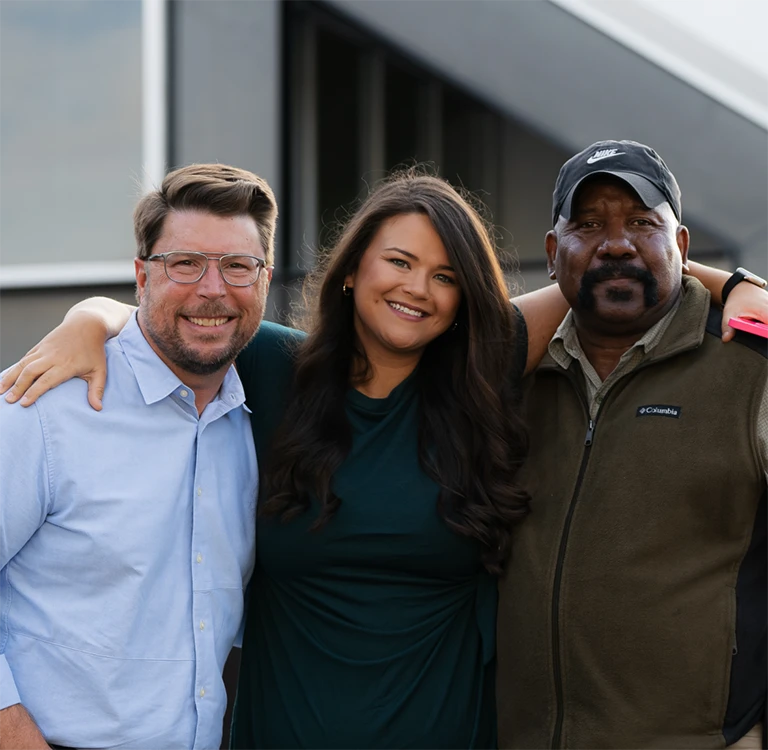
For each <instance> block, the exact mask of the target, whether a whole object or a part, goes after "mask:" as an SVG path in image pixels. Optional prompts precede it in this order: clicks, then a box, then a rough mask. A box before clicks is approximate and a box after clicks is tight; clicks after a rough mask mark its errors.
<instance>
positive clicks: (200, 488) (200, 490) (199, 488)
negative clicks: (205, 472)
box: [197, 487, 203, 497]
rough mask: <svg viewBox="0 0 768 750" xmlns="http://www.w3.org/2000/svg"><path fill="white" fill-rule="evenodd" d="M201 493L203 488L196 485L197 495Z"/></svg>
mask: <svg viewBox="0 0 768 750" xmlns="http://www.w3.org/2000/svg"><path fill="white" fill-rule="evenodd" d="M202 494H203V488H202V487H198V488H197V496H198V497H200V495H202Z"/></svg>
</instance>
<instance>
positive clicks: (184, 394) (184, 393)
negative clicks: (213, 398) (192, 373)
mask: <svg viewBox="0 0 768 750" xmlns="http://www.w3.org/2000/svg"><path fill="white" fill-rule="evenodd" d="M179 394H180V395H181V397H182V398H186V397H187V396H189V391H185V390H184V389H183V388H182V389H181V390H180V391H179Z"/></svg>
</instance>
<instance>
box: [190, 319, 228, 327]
mask: <svg viewBox="0 0 768 750" xmlns="http://www.w3.org/2000/svg"><path fill="white" fill-rule="evenodd" d="M188 320H189V322H190V323H194V324H195V325H196V326H206V327H213V326H223V325H224V324H225V323H226V322H227V321H228V320H229V318H188Z"/></svg>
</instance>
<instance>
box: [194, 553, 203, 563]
mask: <svg viewBox="0 0 768 750" xmlns="http://www.w3.org/2000/svg"><path fill="white" fill-rule="evenodd" d="M195 559H196V560H197V562H199V563H201V562H202V561H203V556H202V555H201V554H200V553H199V552H198V553H197V557H196V558H195Z"/></svg>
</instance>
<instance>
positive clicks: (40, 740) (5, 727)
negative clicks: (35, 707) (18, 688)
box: [0, 703, 50, 750]
mask: <svg viewBox="0 0 768 750" xmlns="http://www.w3.org/2000/svg"><path fill="white" fill-rule="evenodd" d="M49 749H50V745H49V744H48V743H47V742H46V741H45V738H44V737H43V735H42V734H41V733H40V730H39V729H38V728H37V724H35V722H34V719H33V718H32V717H31V716H30V715H29V713H28V712H27V710H26V709H25V708H24V706H22V705H21V703H16V704H14V705H13V706H8V708H3V709H0V750H49Z"/></svg>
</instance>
